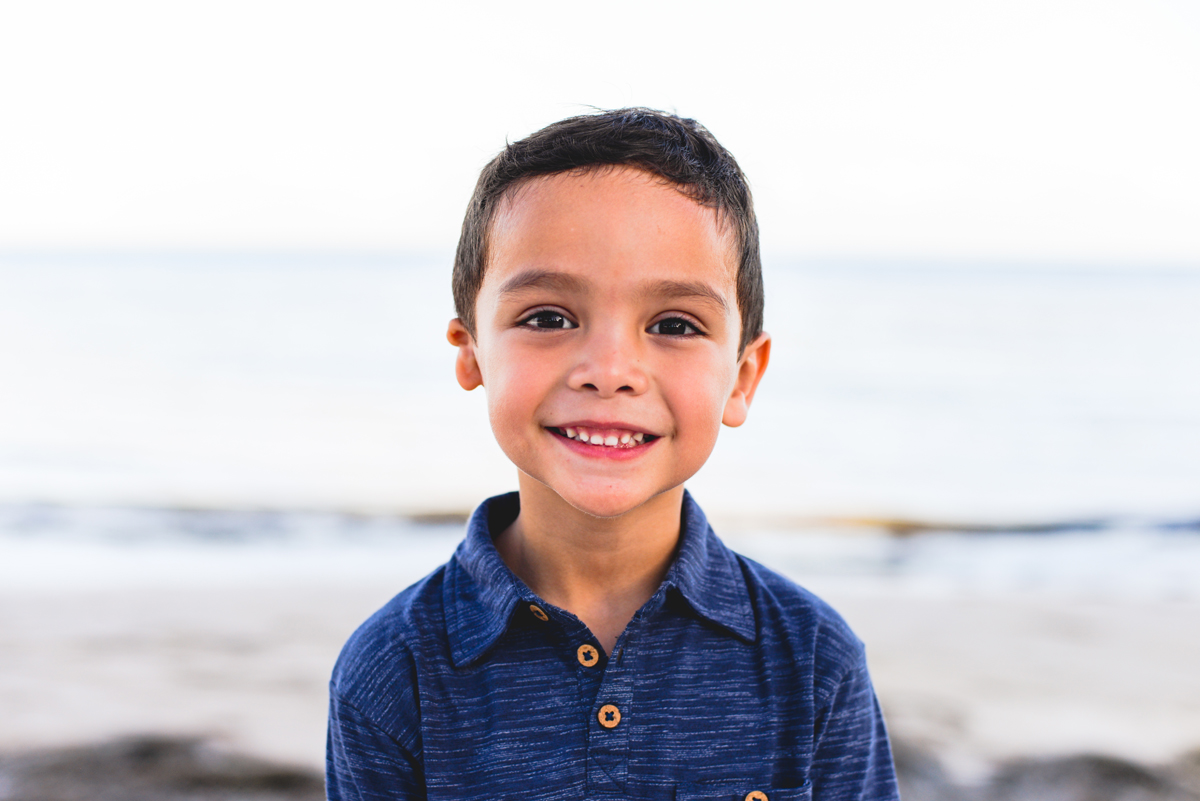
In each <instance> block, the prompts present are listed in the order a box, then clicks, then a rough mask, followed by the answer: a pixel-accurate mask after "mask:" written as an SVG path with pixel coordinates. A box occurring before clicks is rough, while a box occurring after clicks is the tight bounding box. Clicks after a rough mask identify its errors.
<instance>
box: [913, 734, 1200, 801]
mask: <svg viewBox="0 0 1200 801" xmlns="http://www.w3.org/2000/svg"><path fill="white" fill-rule="evenodd" d="M895 756H896V772H897V775H898V777H899V780H900V795H901V797H902V798H903V799H904V801H1200V752H1196V753H1195V754H1191V755H1188V756H1186V757H1183V758H1181V759H1180V760H1179V761H1177V762H1176V763H1175V764H1173V765H1170V766H1167V767H1164V768H1149V767H1146V766H1143V765H1138V764H1136V763H1134V762H1129V761H1126V760H1122V759H1115V758H1112V757H1105V756H1091V755H1082V756H1069V757H1058V758H1046V759H1019V760H1012V761H1009V762H1005V763H1003V764H1001V765H1000V766H999V767H998V768H997V769H996V770H995V771H994V772H993V773H992V775H991V778H990V780H989V781H987V782H986V783H985V784H983V785H982V786H978V787H963V786H960V785H956V784H955V783H954V782H953V781H951V780H950V779H949V777H948V776H947V775H946V773H945V771H944V770H943V769H942V767H941V765H940V764H939V763H938V761H937V758H936V757H935V756H934V755H933V754H932V753H930V752H928V751H923V750H921V749H919V748H916V747H913V746H910V745H906V744H904V743H902V742H901V743H896V744H895Z"/></svg>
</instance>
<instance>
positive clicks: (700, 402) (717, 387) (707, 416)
mask: <svg viewBox="0 0 1200 801" xmlns="http://www.w3.org/2000/svg"><path fill="white" fill-rule="evenodd" d="M733 377H734V373H733V371H732V370H730V369H726V368H724V367H723V366H715V365H713V364H712V362H711V361H709V362H706V363H704V364H700V365H689V367H688V369H687V370H686V371H685V372H684V373H683V374H682V375H680V376H679V377H678V380H676V381H673V382H672V385H673V386H674V387H676V390H675V392H674V393H673V398H672V399H671V405H672V406H673V407H675V410H676V411H675V414H676V417H677V418H678V419H679V422H680V423H681V424H682V425H686V426H687V427H688V428H690V429H692V430H693V431H696V432H697V433H699V432H703V433H704V436H706V437H715V436H716V432H718V431H719V430H720V428H721V417H722V415H724V413H725V401H726V400H727V399H728V398H729V393H730V392H731V391H732V389H733Z"/></svg>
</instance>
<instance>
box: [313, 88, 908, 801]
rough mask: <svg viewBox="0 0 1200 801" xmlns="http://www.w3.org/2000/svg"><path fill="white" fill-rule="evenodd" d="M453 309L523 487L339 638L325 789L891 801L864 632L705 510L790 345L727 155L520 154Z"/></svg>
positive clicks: (453, 329)
mask: <svg viewBox="0 0 1200 801" xmlns="http://www.w3.org/2000/svg"><path fill="white" fill-rule="evenodd" d="M454 298H455V304H456V310H457V313H458V317H457V318H456V319H455V320H452V321H451V322H450V327H449V331H448V332H447V337H448V338H449V340H450V342H451V344H453V345H454V346H455V347H457V348H458V356H457V361H456V365H455V369H456V374H457V377H458V382H459V384H461V385H462V387H463V388H464V389H467V390H471V389H474V388H476V387H479V386H482V387H485V389H486V392H487V401H488V414H489V417H490V420H491V425H492V431H493V432H494V433H495V436H496V439H497V440H498V441H499V444H500V446H501V448H502V449H503V450H504V452H505V454H506V455H507V456H508V457H509V458H510V459H511V460H512V461H513V463H514V464H515V465H516V466H517V469H518V486H519V492H517V493H512V494H510V495H502V496H499V497H496V498H492V499H490V500H488V501H485V502H484V503H483V504H482V505H481V506H480V507H479V508H478V509H477V510H476V511H475V513H474V515H473V516H472V518H471V521H470V523H469V524H468V528H467V535H466V539H465V540H464V541H463V543H462V545H461V546H460V547H459V549H458V551H457V552H456V553H455V555H454V557H453V558H452V559H451V560H450V562H449V563H447V564H446V565H445V566H444V567H442V568H440V569H439V570H438V571H436V572H435V573H433V574H432V575H430V576H429V577H427V578H426V579H424V580H422V581H420V582H418V583H417V584H415V585H413V586H412V587H409V588H408V589H407V590H405V591H404V592H403V593H401V594H400V595H399V596H397V597H396V598H395V599H394V600H392V601H391V602H390V603H388V604H387V605H386V606H385V607H384V608H383V609H381V610H380V611H379V612H377V613H376V614H375V615H374V616H373V617H372V618H371V619H370V620H368V621H367V622H366V623H365V624H364V625H363V626H362V627H361V628H360V629H359V630H358V631H357V632H356V633H355V634H354V636H353V637H351V639H350V641H349V642H348V643H347V645H346V647H345V649H344V650H343V652H342V655H341V658H340V659H339V661H338V664H337V667H336V668H335V669H334V674H333V680H332V682H331V685H330V695H331V700H330V720H329V745H328V770H327V787H328V794H329V797H330V798H331V799H385V798H386V799H397V798H405V799H407V798H430V799H455V801H467V800H468V799H499V798H514V799H515V798H520V799H527V800H532V799H581V798H642V799H677V800H679V801H684V800H686V799H700V798H706V799H707V798H713V799H730V800H732V799H739V801H740V799H746V801H793V800H794V799H810V798H811V799H818V801H831V800H832V799H838V801H841V800H842V799H846V800H849V799H872V801H875V800H876V799H879V800H882V799H896V798H898V795H897V792H896V785H895V777H894V773H893V768H892V761H891V754H890V750H889V746H888V742H887V734H886V732H885V730H884V725H883V720H882V718H881V716H880V712H879V707H878V703H877V702H876V700H875V695H874V691H873V690H872V688H871V683H870V679H869V678H868V675H867V669H866V663H865V661H864V656H863V648H862V645H861V643H860V642H859V641H858V640H857V639H856V638H855V637H854V635H853V634H852V633H851V632H850V630H849V629H848V628H847V627H846V625H845V623H844V622H843V621H842V620H841V618H839V617H838V616H837V614H836V613H835V612H833V611H832V610H831V609H830V608H829V607H828V606H826V605H824V604H823V603H822V602H821V601H819V600H818V599H816V598H815V597H813V596H812V595H810V594H809V593H807V592H806V591H804V590H803V589H801V588H799V587H797V586H796V585H795V584H793V583H791V582H790V581H788V580H786V579H784V578H782V577H780V576H778V575H776V574H774V573H772V572H770V571H768V570H767V569H765V568H763V567H762V566H760V565H758V564H756V563H754V562H751V561H750V560H748V559H745V558H743V557H740V556H737V555H735V554H733V553H732V552H730V551H729V550H727V549H726V548H725V546H724V545H723V544H722V543H721V542H720V540H718V539H717V537H716V535H715V534H714V533H713V531H712V529H711V528H709V526H708V524H707V522H706V521H705V518H704V514H703V513H702V512H701V511H700V507H699V506H697V505H696V503H695V501H693V500H692V498H691V497H690V496H689V495H688V494H687V493H686V492H685V491H684V487H683V484H684V482H685V481H686V480H687V479H688V478H690V477H691V476H692V475H693V474H694V473H695V472H696V471H697V470H698V469H699V468H700V466H701V465H702V464H703V463H704V461H705V459H707V458H708V455H709V453H710V452H711V451H712V448H713V446H714V444H715V442H716V437H717V432H718V429H719V428H720V426H721V424H722V423H724V424H725V425H729V426H738V425H741V424H742V422H743V421H745V419H746V415H747V412H748V409H749V407H750V402H751V400H752V399H753V397H754V392H755V389H756V388H757V386H758V383H759V380H760V379H761V378H762V375H763V371H764V370H765V369H766V366H767V360H768V356H769V354H770V344H771V343H770V338H769V337H768V336H767V334H765V333H763V332H762V306H763V291H762V276H761V268H760V263H759V253H758V229H757V223H756V222H755V218H754V211H753V207H752V205H751V198H750V192H749V188H748V187H747V185H746V181H745V178H744V177H743V175H742V173H741V171H740V169H739V168H738V166H737V164H736V162H734V160H733V158H732V156H730V155H729V154H728V153H727V152H726V151H725V150H724V148H722V147H721V145H720V144H719V143H717V141H716V140H715V139H714V138H713V137H712V135H711V134H709V133H708V131H707V130H705V129H704V128H703V127H701V126H700V125H699V124H697V123H696V122H694V121H692V120H686V119H680V118H678V117H675V116H672V115H668V114H662V113H659V112H653V111H649V110H645V109H624V110H621V111H613V112H604V113H600V114H595V115H588V116H583V117H576V118H572V119H568V120H564V121H562V122H559V123H556V124H554V125H551V126H549V127H547V128H545V129H543V130H541V131H539V132H537V133H535V134H533V135H532V136H530V137H528V138H527V139H524V140H522V141H520V142H516V143H514V144H511V145H509V146H508V147H507V148H505V150H504V151H503V152H502V153H501V154H500V155H498V156H497V157H496V158H495V159H494V160H493V161H492V162H491V163H490V164H489V165H488V166H487V167H486V168H484V170H483V174H482V175H481V176H480V179H479V183H478V186H477V187H476V190H475V194H474V197H473V198H472V200H471V204H470V207H469V209H468V211H467V216H466V220H465V222H464V223H463V232H462V238H461V240H460V241H459V247H458V253H457V256H456V259H455V265H454Z"/></svg>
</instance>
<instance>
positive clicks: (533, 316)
mask: <svg viewBox="0 0 1200 801" xmlns="http://www.w3.org/2000/svg"><path fill="white" fill-rule="evenodd" d="M547 318H554V319H556V320H561V321H562V322H563V323H564V324H563V325H556V326H540V325H533V323H534V322H536V321H539V320H540V321H543V322H545V321H547ZM663 323H682V324H683V325H685V326H686V327H687V328H688V329H689V330H688V331H687V332H686V333H682V334H665V333H663V332H662V331H661V330H659V331H655V330H654V329H655V328H658V327H660V326H662V324H663ZM517 325H518V326H520V327H522V328H531V329H533V330H535V331H569V330H571V329H573V328H578V327H579V323H577V322H575V321H574V320H572V319H571V318H570V317H568V316H567V315H565V314H563V313H562V312H560V311H558V310H556V309H536V310H535V311H533V312H530V313H529V314H527V315H526V316H525V317H524V319H522V320H521V321H520V322H519V323H517ZM646 330H647V331H649V332H650V333H651V334H657V335H659V336H665V337H670V338H671V339H691V338H692V337H702V336H708V334H706V333H705V332H704V331H703V330H701V328H700V326H699V325H697V324H696V323H695V322H693V321H692V320H689V319H688V318H686V317H682V316H679V315H675V316H672V317H663V318H662V319H661V320H655V321H654V322H653V323H651V324H650V326H649V327H648V328H647V329H646Z"/></svg>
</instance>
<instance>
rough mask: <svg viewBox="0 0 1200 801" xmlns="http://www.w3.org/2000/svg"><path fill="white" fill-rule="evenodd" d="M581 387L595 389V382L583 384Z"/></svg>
mask: <svg viewBox="0 0 1200 801" xmlns="http://www.w3.org/2000/svg"><path fill="white" fill-rule="evenodd" d="M583 388H584V389H596V385H595V384H584V385H583Z"/></svg>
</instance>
